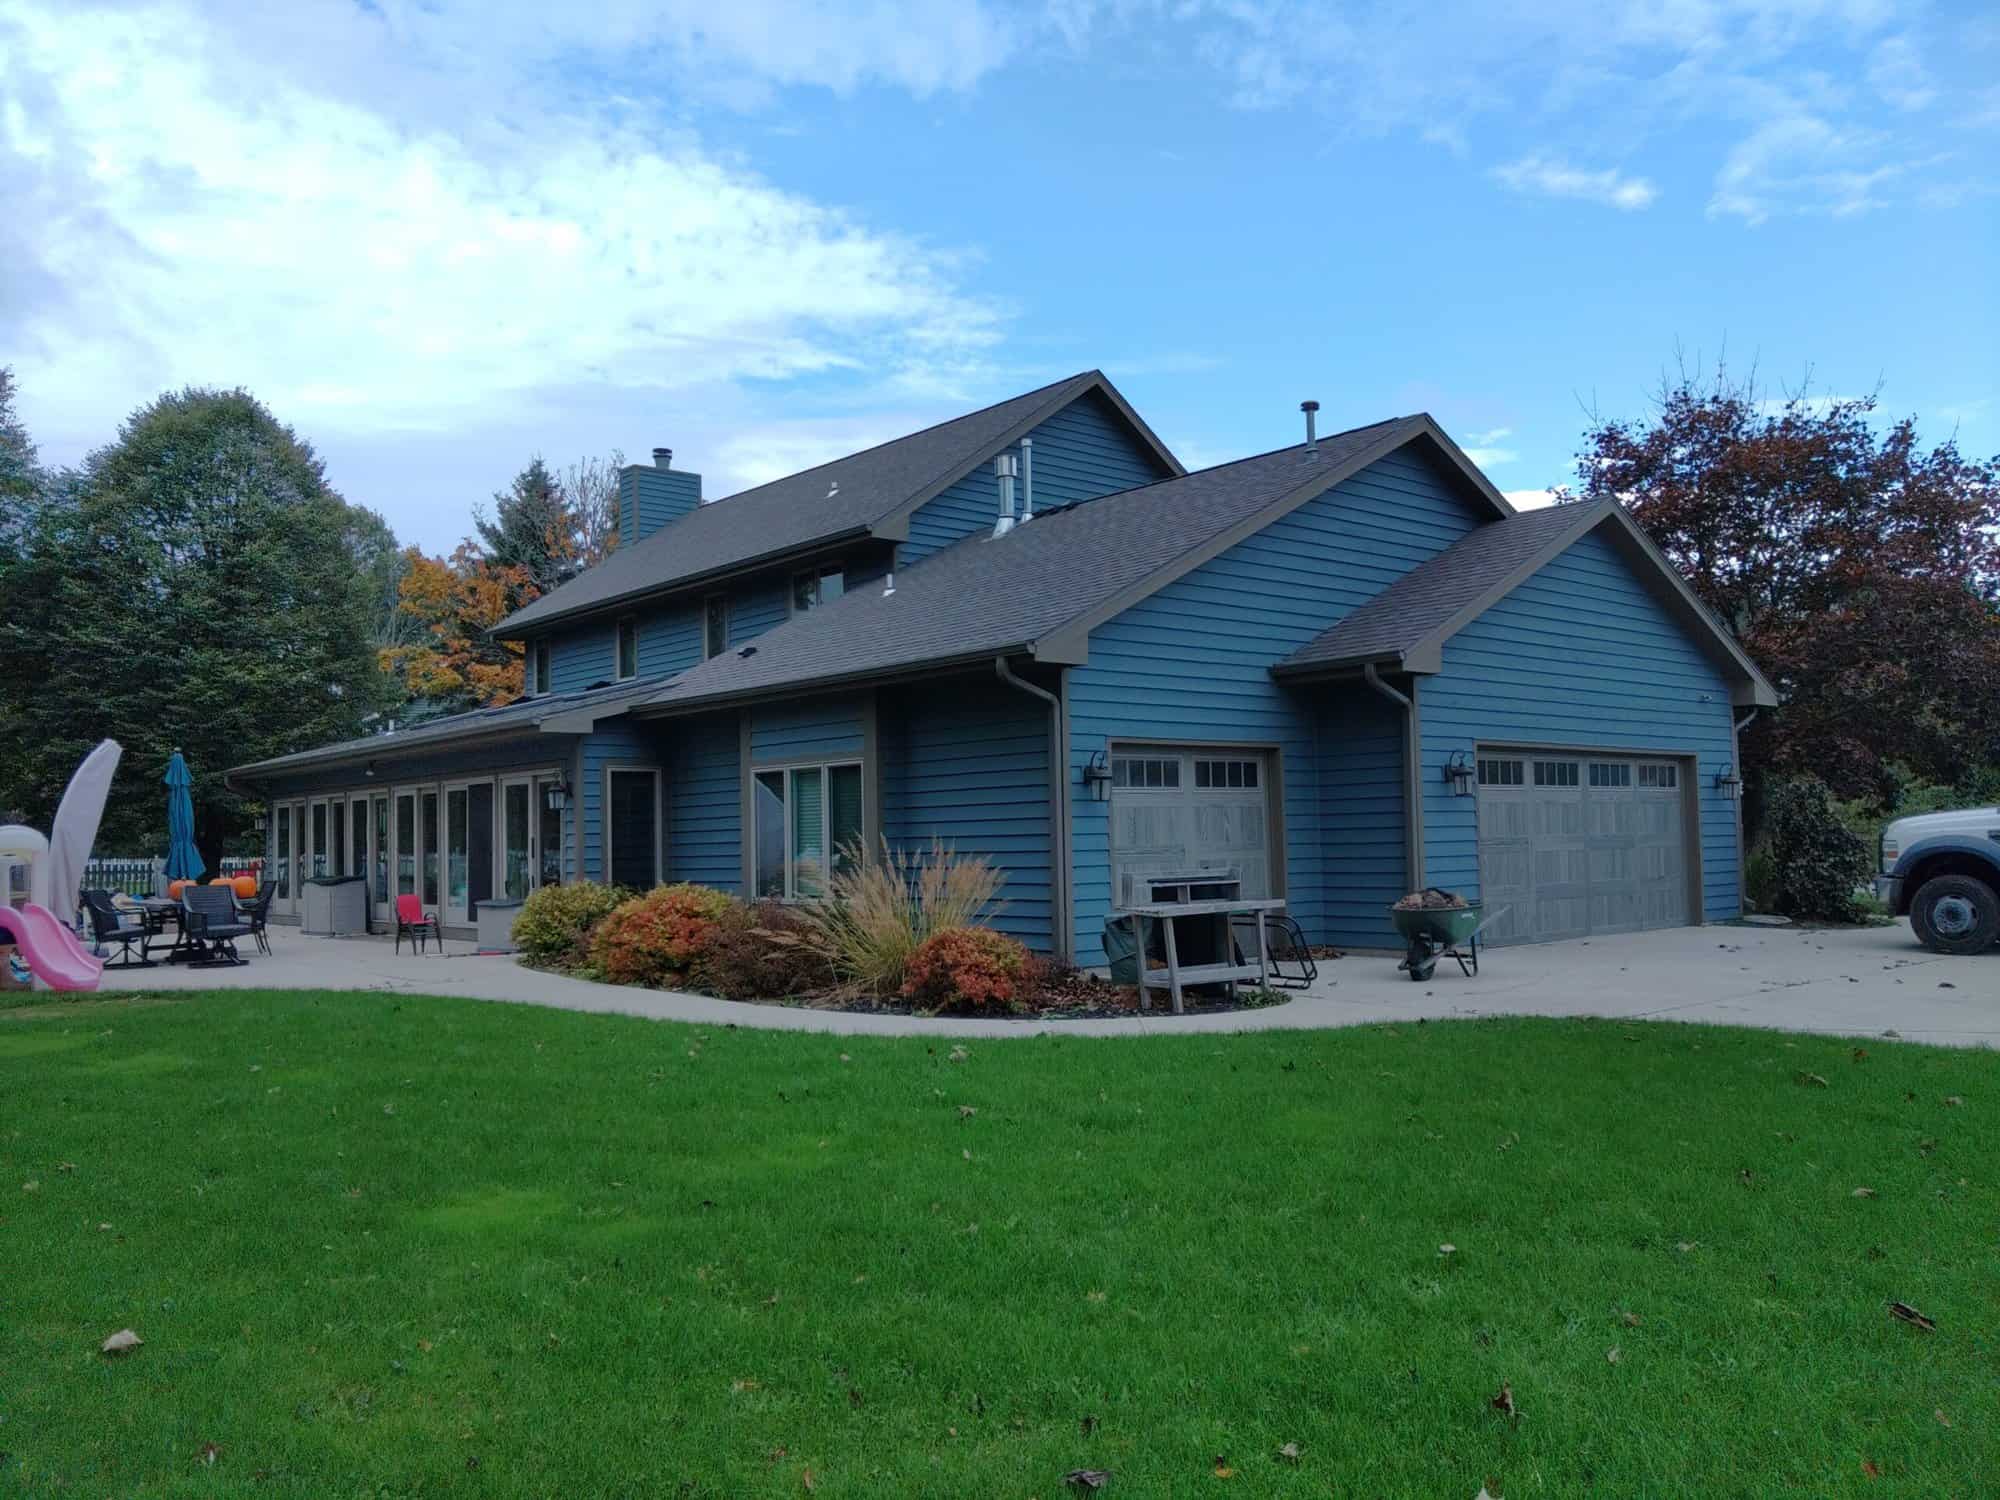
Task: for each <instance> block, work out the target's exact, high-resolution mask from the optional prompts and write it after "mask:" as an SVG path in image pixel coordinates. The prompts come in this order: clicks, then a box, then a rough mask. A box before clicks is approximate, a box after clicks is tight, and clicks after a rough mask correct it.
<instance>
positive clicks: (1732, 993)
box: [104, 923, 2000, 1046]
mask: <svg viewBox="0 0 2000 1500" xmlns="http://www.w3.org/2000/svg"><path fill="white" fill-rule="evenodd" d="M271 944H272V947H273V948H274V949H275V950H276V951H275V953H274V954H273V956H271V957H269V958H266V957H263V956H261V955H260V956H258V957H256V958H254V959H253V960H252V961H251V962H250V963H249V964H248V965H246V966H245V967H243V968H240V969H185V968H181V967H179V966H174V967H167V966H161V967H159V968H153V969H132V970H125V971H121V972H114V973H108V974H106V975H105V976H104V981H105V982H104V988H105V989H106V990H107V991H114V992H127V993H130V992H134V991H162V990H175V989H218V988H223V987H242V988H258V989H364V990H392V991H399V992H404V993H409V994H435V995H462V996H465V997H467V998H469V999H477V1000H500V1001H512V1002H515V1003H518V1004H523V1005H552V1006H557V1007H560V1008H562V1009H565V1010H579V1011H598V1012H606V1013H613V1014H621V1015H634V1016H646V1017H650V1018H652V1019H654V1020H671V1021H693V1022H698V1023H701V1024H704V1025H711V1026H714V1025H736V1026H762V1027H770V1028H774V1029H783V1030H794V1031H826V1032H840V1033H845V1034H852V1035H857V1036H860V1035H877V1036H910V1035H929V1036H957V1037H967V1036H980V1037H983V1036H1024V1035H1028V1034H1031V1033H1033V1032H1036V1031H1049V1032H1059V1033H1067V1034H1069V1035H1075V1036H1135V1035H1155V1036H1157V1035H1170V1034H1174V1033H1179V1032H1216V1031H1266V1030H1274V1029H1283V1028H1301V1027H1325V1026H1355V1025H1361V1024H1365V1023H1369V1022H1380V1021H1414V1020H1417V1019H1418V1018H1420V1017H1422V1018H1428V1019H1432V1020H1446V1019H1453V1018H1461V1017H1471V1016H1495V1015H1535V1016H1585V1015H1589V1016H1611V1017H1620V1018H1629V1019H1640V1018H1649V1019H1659V1020H1674V1021H1710V1022H1721V1023H1726V1024H1731V1025H1741V1026H1773V1027H1781V1028H1784V1029H1787V1030H1792V1031H1821V1032H1830V1033H1834V1034H1840V1035H1853V1036H1877V1035H1880V1034H1881V1033H1883V1032H1884V1031H1891V1030H1893V1031H1895V1032H1897V1033H1898V1034H1900V1035H1902V1036H1904V1037H1906V1038H1908V1039H1909V1040H1911V1041H1922V1042H1941V1043H1951V1044H1956V1045H1974V1046H2000V953H1991V954H1987V955H1986V956H1984V957H1981V958H1956V959H1954V958H1940V957H1938V956H1937V955H1935V954H1932V953H1927V952H1925V951H1924V950H1923V949H1921V948H1919V947H1918V946H1917V945H1916V942H1915V940H1914V939H1912V937H1911V936H1910V930H1909V927H1908V924H1906V923H1898V924H1896V925H1895V926H1893V927H1873V928H1857V929H1843V930H1839V931H1812V930H1806V929H1800V928H1768V927H1736V926H1729V927H1692V928H1679V929H1675V930H1672V931H1667V932H1648V933H1638V934H1633V935H1630V936H1624V937H1615V938H1598V939H1595V940H1582V941H1577V942H1568V943H1545V944H1539V945H1535V946H1529V947H1518V948H1502V949H1498V950H1493V951H1490V952H1489V953H1488V954H1487V955H1486V963H1485V967H1484V971H1483V972H1482V973H1481V974H1480V975H1479V976H1478V977H1477V978H1471V979H1468V978H1465V977H1463V976H1461V975H1460V974H1459V972H1458V968H1457V966H1456V965H1455V964H1453V963H1452V962H1451V961H1450V960H1446V961H1445V962H1443V963H1442V964H1440V965H1439V967H1438V971H1437V974H1436V975H1435V976H1434V977H1433V978H1432V979H1431V980H1430V981H1428V982H1426V983H1423V984H1412V983H1410V981H1409V980H1408V979H1406V978H1405V977H1404V976H1403V975H1402V974H1401V973H1399V972H1398V971H1397V969H1396V966H1395V962H1396V961H1395V959H1394V958H1393V957H1385V956H1382V955H1379V954H1376V955H1357V956H1354V957H1349V958H1344V959H1338V960H1334V961H1331V962H1327V963H1323V964H1321V965H1320V980H1319V982H1318V983H1317V984H1315V985H1314V986H1313V987H1312V989H1310V990H1307V991H1303V992H1299V993H1297V994H1296V995H1295V996H1294V998H1293V999H1292V1001H1291V1003H1290V1004H1287V1005H1281V1006H1274V1007H1272V1008H1270V1009H1267V1010H1256V1011H1244V1012H1239V1013H1236V1014H1231V1015H1215V1016H1185V1017H1176V1016H1171V1015H1160V1014H1157V1013H1156V1014H1154V1015H1150V1016H1147V1017H1144V1018H1137V1019H1130V1020H1108V1021H1034V1020H1019V1021H1016V1020H1005V1019H986V1020H955V1019H942V1018H941V1019H929V1020H925V1019H912V1018H908V1017H902V1016H878V1015H851V1014H847V1013H845V1012H841V1011H822V1010H806V1009H801V1008H796V1007H790V1006H779V1005H745V1004H739V1003H736V1002H732V1001H728V1000H715V999H711V998H709V997H707V996H705V995H689V994H682V993H679V992H676V991H668V990H643V989H629V988H626V987H623V986H619V985H607V984H591V983H588V982H586V981H583V980H579V979H565V978H562V977H560V976H558V975H553V974H543V973H538V972H536V971H535V970H533V969H527V968H523V967H522V966H521V965H520V964H518V963H516V962H515V961H514V960H513V959H511V958H495V957H484V958H481V957H473V956H471V955H468V954H466V953H464V951H463V947H462V945H459V944H453V945H452V947H453V952H452V956H450V957H448V958H438V957H436V956H435V952H433V953H432V954H431V955H429V956H426V957H422V958H419V957H416V956H415V955H413V954H412V953H410V952H409V950H408V949H407V948H406V949H405V950H404V951H403V953H402V954H400V955H398V954H396V953H395V952H393V951H392V949H391V947H390V944H389V943H388V942H387V941H385V940H377V939H364V938H311V937H306V936H304V935H302V934H301V933H299V932H298V930H297V929H295V928H274V929H273V930H272V933H271Z"/></svg>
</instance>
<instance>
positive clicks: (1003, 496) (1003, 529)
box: [993, 453, 1021, 536]
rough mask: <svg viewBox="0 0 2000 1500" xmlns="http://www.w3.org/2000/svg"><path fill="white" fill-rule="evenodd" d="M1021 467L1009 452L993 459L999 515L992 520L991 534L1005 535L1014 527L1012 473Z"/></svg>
mask: <svg viewBox="0 0 2000 1500" xmlns="http://www.w3.org/2000/svg"><path fill="white" fill-rule="evenodd" d="M1020 467H1021V464H1020V460H1019V459H1017V458H1015V457H1014V455H1013V454H1011V453H1003V454H1001V455H1000V456H999V457H998V458H996V459H994V460H993V477H994V478H995V479H996V480H998V481H999V482H1000V515H999V517H998V518H997V519H996V520H995V521H994V522H993V534H994V535H995V536H1005V535H1006V534H1007V533H1008V532H1010V531H1012V530H1013V529H1014V475H1015V474H1016V473H1017V472H1018V471H1019V469H1020Z"/></svg>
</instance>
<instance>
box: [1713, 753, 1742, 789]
mask: <svg viewBox="0 0 2000 1500" xmlns="http://www.w3.org/2000/svg"><path fill="white" fill-rule="evenodd" d="M1715 789H1716V790H1717V791H1718V792H1720V793H1722V795H1723V796H1725V797H1741V796H1742V795H1743V778H1742V777H1741V776H1738V775H1737V774H1736V768H1735V767H1734V766H1732V765H1731V764H1730V763H1729V762H1728V761H1724V762H1723V763H1722V769H1721V770H1720V771H1717V772H1716V773H1715Z"/></svg>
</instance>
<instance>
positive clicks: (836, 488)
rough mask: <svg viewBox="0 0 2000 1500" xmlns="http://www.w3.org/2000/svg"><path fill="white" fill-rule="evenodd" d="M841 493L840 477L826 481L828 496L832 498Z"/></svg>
mask: <svg viewBox="0 0 2000 1500" xmlns="http://www.w3.org/2000/svg"><path fill="white" fill-rule="evenodd" d="M839 493H840V481H839V480H838V479H829V480H828V481H827V482H826V498H827V499H829V500H831V499H832V498H833V497H834V496H835V495H838V494H839Z"/></svg>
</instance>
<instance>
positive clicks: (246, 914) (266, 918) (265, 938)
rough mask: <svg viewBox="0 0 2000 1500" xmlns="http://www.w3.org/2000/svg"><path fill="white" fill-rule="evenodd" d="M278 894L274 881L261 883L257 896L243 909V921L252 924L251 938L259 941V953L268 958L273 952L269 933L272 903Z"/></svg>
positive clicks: (258, 886)
mask: <svg viewBox="0 0 2000 1500" xmlns="http://www.w3.org/2000/svg"><path fill="white" fill-rule="evenodd" d="M277 894H278V887H277V884H276V883H275V882H274V881H269V880H264V881H259V882H258V884H257V894H256V895H255V896H253V897H251V898H250V901H249V902H248V903H247V904H246V905H244V906H243V907H242V908H241V910H242V916H243V920H244V921H246V922H248V923H249V924H250V936H251V937H253V938H255V939H256V940H257V951H258V952H260V953H263V954H265V955H267V956H268V955H269V954H270V952H271V939H270V935H269V933H268V931H267V928H268V927H269V924H270V921H271V902H272V901H273V900H274V899H275V898H276V896H277Z"/></svg>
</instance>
